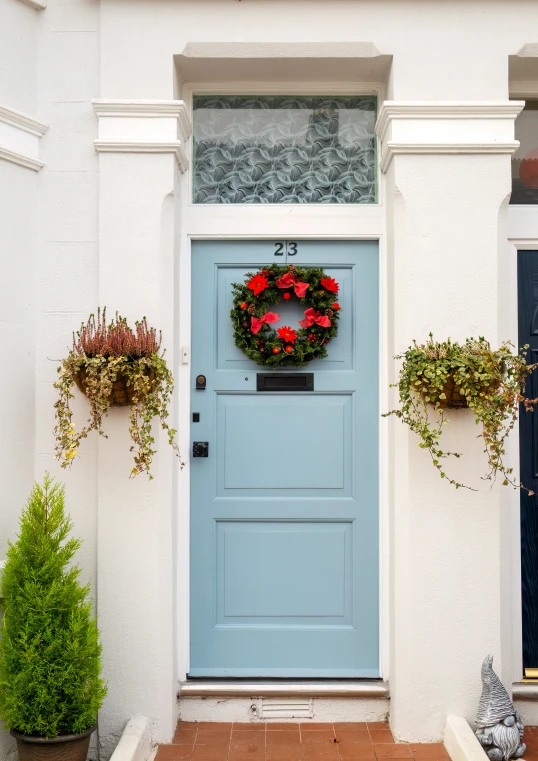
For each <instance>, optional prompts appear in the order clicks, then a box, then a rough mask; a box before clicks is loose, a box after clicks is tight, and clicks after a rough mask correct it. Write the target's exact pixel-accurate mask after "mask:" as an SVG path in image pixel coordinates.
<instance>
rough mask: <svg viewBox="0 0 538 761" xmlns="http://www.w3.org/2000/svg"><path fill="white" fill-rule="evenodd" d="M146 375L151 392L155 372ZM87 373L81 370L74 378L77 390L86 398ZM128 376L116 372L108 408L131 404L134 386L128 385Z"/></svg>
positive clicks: (143, 396)
mask: <svg viewBox="0 0 538 761" xmlns="http://www.w3.org/2000/svg"><path fill="white" fill-rule="evenodd" d="M146 375H147V377H148V378H149V380H150V388H151V390H152V391H153V390H154V389H155V371H154V370H150V369H148V370H146ZM87 377H88V373H87V372H86V370H85V369H84V368H82V369H81V370H80V371H79V372H78V373H77V374H76V375H75V377H74V380H75V383H76V385H77V388H78V389H79V390H80V391H82V393H83V394H84V395H85V396H86V383H87ZM128 380H129V379H128V376H127V375H126V374H125V375H124V374H123V373H122V372H121V369H120V370H119V372H118V376H117V378H116V380H115V381H114V383H113V384H112V392H111V394H110V406H111V407H127V406H129V405H131V404H132V403H133V399H134V397H135V393H136V392H135V389H134V386H132V385H129V384H128ZM145 396H146V395H145V394H140V393H139V395H138V399H139V401H140V400H142V399H144V398H145Z"/></svg>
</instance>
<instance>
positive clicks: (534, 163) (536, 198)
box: [510, 100, 538, 205]
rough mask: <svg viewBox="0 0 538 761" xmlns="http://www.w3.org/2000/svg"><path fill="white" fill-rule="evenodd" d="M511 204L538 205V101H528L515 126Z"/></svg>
mask: <svg viewBox="0 0 538 761" xmlns="http://www.w3.org/2000/svg"><path fill="white" fill-rule="evenodd" d="M515 134H516V140H519V143H520V145H519V148H518V149H517V151H516V152H515V153H514V154H513V156H512V196H511V198H510V203H511V204H519V205H521V204H538V100H528V101H527V102H526V103H525V108H524V109H523V111H522V112H521V113H520V114H519V116H518V117H517V119H516V124H515Z"/></svg>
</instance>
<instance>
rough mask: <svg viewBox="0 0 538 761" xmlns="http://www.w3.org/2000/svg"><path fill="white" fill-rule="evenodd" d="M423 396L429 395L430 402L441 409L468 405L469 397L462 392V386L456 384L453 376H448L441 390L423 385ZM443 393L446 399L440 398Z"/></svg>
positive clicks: (421, 393) (460, 407) (421, 389)
mask: <svg viewBox="0 0 538 761" xmlns="http://www.w3.org/2000/svg"><path fill="white" fill-rule="evenodd" d="M419 393H420V395H421V396H423V397H426V396H429V397H430V400H429V402H428V403H429V404H431V405H434V404H437V406H438V407H441V409H449V410H458V409H463V408H465V407H468V406H469V405H468V404H467V398H466V397H465V396H464V395H463V394H462V393H460V387H459V386H456V384H455V383H454V381H453V380H452V379H451V378H447V381H446V383H445V385H444V386H443V388H442V389H441V390H439V389H437V388H434V389H432V388H431V387H426V388H424V387H421V388H420V389H419ZM441 394H444V395H445V397H446V398H445V399H440V398H439V397H440V396H441Z"/></svg>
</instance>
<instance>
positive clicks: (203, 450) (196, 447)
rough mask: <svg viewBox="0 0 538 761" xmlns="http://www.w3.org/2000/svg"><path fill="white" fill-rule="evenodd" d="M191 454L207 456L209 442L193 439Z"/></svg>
mask: <svg viewBox="0 0 538 761" xmlns="http://www.w3.org/2000/svg"><path fill="white" fill-rule="evenodd" d="M192 456H193V457H209V442H207V441H193V442H192Z"/></svg>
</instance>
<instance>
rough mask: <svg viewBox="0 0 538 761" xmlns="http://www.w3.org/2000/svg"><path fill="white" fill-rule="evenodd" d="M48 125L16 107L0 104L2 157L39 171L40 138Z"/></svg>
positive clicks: (0, 145)
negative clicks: (17, 109)
mask: <svg viewBox="0 0 538 761" xmlns="http://www.w3.org/2000/svg"><path fill="white" fill-rule="evenodd" d="M47 129H48V127H47V125H46V124H43V123H42V122H39V121H37V119H34V118H33V117H31V116H28V115H27V114H23V113H21V112H20V111H16V110H15V109H14V108H8V106H2V105H0V159H3V160H4V161H10V162H11V163H12V164H18V165H19V166H23V167H26V168H27V169H33V170H34V171H35V172H37V171H39V169H41V167H42V166H43V162H42V161H40V160H39V139H40V138H41V137H42V136H43V135H44V134H45V132H46V131H47Z"/></svg>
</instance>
